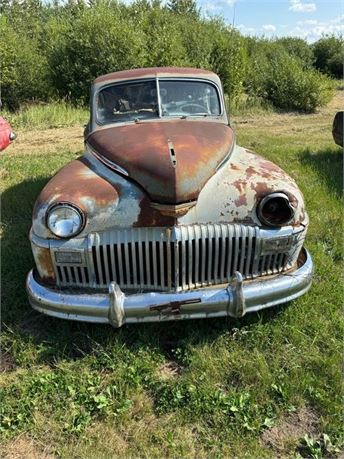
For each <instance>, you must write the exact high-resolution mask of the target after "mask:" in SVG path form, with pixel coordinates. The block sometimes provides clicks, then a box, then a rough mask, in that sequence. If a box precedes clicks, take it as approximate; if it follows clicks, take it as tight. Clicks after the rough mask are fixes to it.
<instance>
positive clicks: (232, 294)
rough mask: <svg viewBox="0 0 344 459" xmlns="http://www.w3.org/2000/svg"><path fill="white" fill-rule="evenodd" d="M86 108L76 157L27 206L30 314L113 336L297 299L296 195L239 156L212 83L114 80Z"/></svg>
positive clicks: (303, 269)
mask: <svg viewBox="0 0 344 459" xmlns="http://www.w3.org/2000/svg"><path fill="white" fill-rule="evenodd" d="M90 100H91V102H90V106H91V113H90V121H89V123H88V125H87V127H86V129H85V152H84V154H83V155H82V156H81V157H79V158H78V159H76V160H74V161H72V162H71V163H70V164H68V165H66V166H65V167H63V168H62V169H61V170H60V171H59V172H58V173H57V174H56V175H55V176H54V177H53V178H52V179H51V180H50V181H49V182H48V184H47V185H46V186H45V188H44V189H43V191H42V192H41V194H40V196H39V197H38V199H37V202H36V204H35V207H34V211H33V222H32V229H31V235H30V239H31V244H32V250H33V255H34V258H35V262H36V268H35V269H34V270H32V271H31V272H30V273H29V275H28V278H27V291H28V296H29V300H30V303H31V305H32V306H33V308H35V309H36V310H38V311H40V312H43V313H45V314H49V315H51V316H55V317H60V318H65V319H73V320H81V321H88V322H98V323H110V324H112V325H113V326H115V327H120V326H121V325H122V324H124V323H133V322H146V321H160V320H161V321H164V320H171V319H187V318H205V317H222V316H231V317H241V316H243V315H244V314H245V313H246V312H251V311H258V310H261V309H263V308H268V307H270V306H274V305H278V304H281V303H285V302H288V301H291V300H293V299H295V298H297V297H299V296H300V295H302V294H303V293H305V292H306V291H307V290H308V288H309V287H310V284H311V279H312V259H311V257H310V255H309V253H308V252H307V250H306V249H304V248H303V243H304V239H305V235H306V230H307V226H308V217H307V213H306V211H305V207H304V200H303V197H302V194H301V192H300V190H299V188H298V187H297V186H296V184H295V182H294V180H293V179H292V178H290V177H289V176H288V175H287V174H286V173H285V172H283V170H281V169H280V168H279V167H278V166H276V165H275V164H273V163H271V162H270V161H267V160H265V159H263V158H262V157H261V156H258V155H257V154H255V153H253V152H252V151H250V150H247V149H245V148H243V147H240V146H238V145H236V143H235V135H234V131H233V129H232V128H231V126H230V123H229V121H228V117H227V114H226V110H225V100H224V95H223V91H222V87H221V82H220V80H219V78H218V76H217V75H215V74H214V73H212V72H210V71H207V70H200V69H191V68H174V67H169V68H146V69H136V70H129V71H121V72H116V73H111V74H108V75H104V76H101V77H99V78H97V79H96V80H95V81H94V82H93V84H92V89H91V97H90Z"/></svg>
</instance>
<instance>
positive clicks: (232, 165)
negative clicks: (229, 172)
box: [230, 163, 240, 171]
mask: <svg viewBox="0 0 344 459" xmlns="http://www.w3.org/2000/svg"><path fill="white" fill-rule="evenodd" d="M230 166H231V169H233V170H234V171H240V167H238V166H237V165H236V164H234V163H230Z"/></svg>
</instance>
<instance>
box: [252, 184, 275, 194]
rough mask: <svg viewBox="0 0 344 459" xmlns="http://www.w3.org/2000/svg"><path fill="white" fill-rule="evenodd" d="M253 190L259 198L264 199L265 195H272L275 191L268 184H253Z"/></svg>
mask: <svg viewBox="0 0 344 459" xmlns="http://www.w3.org/2000/svg"><path fill="white" fill-rule="evenodd" d="M251 189H252V190H254V191H255V192H256V193H257V196H258V197H262V196H263V195H265V194H268V193H272V191H274V190H272V188H271V187H270V186H269V184H267V183H266V182H256V183H253V182H252V183H251Z"/></svg>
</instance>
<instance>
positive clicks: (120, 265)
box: [115, 233, 124, 285]
mask: <svg viewBox="0 0 344 459" xmlns="http://www.w3.org/2000/svg"><path fill="white" fill-rule="evenodd" d="M116 236H117V237H116V242H115V247H116V254H117V263H118V274H119V279H118V283H119V284H120V285H124V275H123V261H124V260H122V250H121V241H120V239H119V234H118V233H117V235H116Z"/></svg>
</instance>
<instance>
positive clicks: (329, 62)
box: [313, 36, 344, 78]
mask: <svg viewBox="0 0 344 459" xmlns="http://www.w3.org/2000/svg"><path fill="white" fill-rule="evenodd" d="M313 53H314V57H315V67H316V68H317V69H319V70H320V71H322V72H324V73H327V74H329V75H331V76H332V77H334V78H342V77H343V61H344V40H343V37H338V38H337V37H335V36H327V37H323V38H321V39H320V40H318V41H317V42H316V43H315V44H314V45H313Z"/></svg>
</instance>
